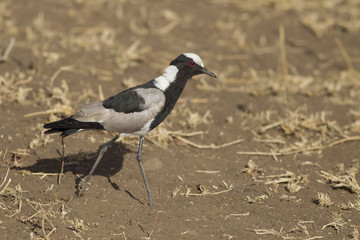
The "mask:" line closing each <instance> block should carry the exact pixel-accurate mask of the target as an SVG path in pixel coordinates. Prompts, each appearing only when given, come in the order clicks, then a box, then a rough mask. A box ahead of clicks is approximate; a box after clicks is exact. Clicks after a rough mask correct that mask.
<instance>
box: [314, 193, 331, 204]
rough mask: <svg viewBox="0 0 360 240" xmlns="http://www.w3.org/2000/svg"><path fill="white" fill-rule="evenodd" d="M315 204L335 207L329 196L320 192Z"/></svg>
mask: <svg viewBox="0 0 360 240" xmlns="http://www.w3.org/2000/svg"><path fill="white" fill-rule="evenodd" d="M315 203H316V204H317V205H319V206H321V207H329V206H331V205H333V202H332V201H331V199H330V197H329V195H328V194H327V193H321V192H318V193H317V195H316V199H315Z"/></svg>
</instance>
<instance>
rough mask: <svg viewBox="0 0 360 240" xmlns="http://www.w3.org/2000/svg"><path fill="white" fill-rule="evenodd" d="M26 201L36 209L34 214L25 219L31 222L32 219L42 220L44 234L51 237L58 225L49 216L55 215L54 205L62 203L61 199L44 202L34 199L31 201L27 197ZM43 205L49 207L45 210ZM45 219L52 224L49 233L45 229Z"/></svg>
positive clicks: (47, 237)
mask: <svg viewBox="0 0 360 240" xmlns="http://www.w3.org/2000/svg"><path fill="white" fill-rule="evenodd" d="M26 202H27V203H28V204H29V206H30V207H31V208H32V209H33V210H34V211H35V213H34V214H33V215H31V216H30V217H28V218H27V219H26V220H24V221H26V222H30V221H33V219H39V220H41V230H42V232H43V234H44V238H45V239H50V235H51V234H52V233H53V232H54V231H55V230H56V227H55V226H54V225H53V224H52V223H51V221H50V220H49V218H48V216H50V215H53V213H52V211H53V208H54V206H56V205H57V204H58V203H61V201H58V200H56V201H55V202H53V203H48V204H42V203H40V202H34V201H30V200H29V199H26ZM43 206H49V208H48V209H47V210H45V209H44V207H43ZM45 220H46V222H48V223H49V224H50V226H51V230H50V232H49V233H46V230H45Z"/></svg>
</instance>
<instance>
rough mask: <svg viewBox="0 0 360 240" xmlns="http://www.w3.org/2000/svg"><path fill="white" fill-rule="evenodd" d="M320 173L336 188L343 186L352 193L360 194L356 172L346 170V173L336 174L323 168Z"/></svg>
mask: <svg viewBox="0 0 360 240" xmlns="http://www.w3.org/2000/svg"><path fill="white" fill-rule="evenodd" d="M319 175H320V176H321V177H323V178H324V179H325V181H326V182H327V183H329V184H331V186H332V187H333V188H335V189H337V188H343V189H346V190H348V191H349V192H351V193H355V194H360V185H359V183H358V182H357V181H356V177H355V174H353V173H350V172H346V175H340V176H336V175H334V174H331V173H328V172H326V171H323V170H321V171H320V174H319Z"/></svg>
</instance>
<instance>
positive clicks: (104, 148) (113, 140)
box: [79, 134, 120, 195]
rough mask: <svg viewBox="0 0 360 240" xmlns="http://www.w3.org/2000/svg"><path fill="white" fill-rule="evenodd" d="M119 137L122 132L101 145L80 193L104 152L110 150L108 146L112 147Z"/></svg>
mask: <svg viewBox="0 0 360 240" xmlns="http://www.w3.org/2000/svg"><path fill="white" fill-rule="evenodd" d="M119 137H120V134H118V135H116V137H114V138H113V139H111V141H110V142H108V143H105V144H104V145H103V146H102V147H101V149H100V151H99V155H98V157H97V159H96V161H95V163H94V166H93V167H92V168H91V170H90V173H89V175H88V176H87V178H86V180H85V182H83V184H82V185H81V188H80V193H79V195H81V193H82V191H84V190H85V187H86V184H87V183H88V181H89V179H90V177H91V176H92V175H93V173H94V171H95V169H96V167H97V165H98V164H99V162H100V160H101V158H102V156H103V155H104V153H105V152H106V151H107V150H108V148H109V147H110V145H111V144H113V143H114V142H115V141H116V140H117V139H118V138H119Z"/></svg>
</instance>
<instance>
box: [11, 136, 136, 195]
mask: <svg viewBox="0 0 360 240" xmlns="http://www.w3.org/2000/svg"><path fill="white" fill-rule="evenodd" d="M101 147H102V146H100V147H99V148H98V150H97V151H96V152H91V153H88V152H79V153H77V154H70V155H65V156H64V163H65V164H64V171H63V172H64V173H66V172H72V173H73V174H74V175H75V176H78V175H79V176H80V178H79V177H77V178H76V179H75V188H76V189H77V194H78V193H79V192H78V190H79V185H81V182H80V181H81V179H84V177H86V176H87V175H88V174H89V172H90V169H91V168H92V166H93V165H94V163H95V161H96V158H97V156H98V153H99V150H100V149H101ZM65 151H66V148H65ZM60 152H62V150H59V149H58V153H59V155H58V157H56V158H43V159H38V160H37V161H36V163H35V164H34V165H31V166H26V167H13V168H14V169H17V170H27V171H30V172H32V173H40V172H41V173H60V170H61V165H62V156H61V155H60ZM129 152H131V150H130V149H129V148H127V147H126V146H125V145H124V144H122V143H119V142H115V143H113V144H112V145H111V146H110V147H109V149H108V150H107V151H106V152H105V154H104V155H103V157H102V159H101V161H100V163H99V165H98V166H97V168H96V170H95V172H94V174H93V176H94V175H101V176H105V177H107V178H108V181H109V183H110V184H111V186H112V187H113V188H114V189H116V190H119V189H120V188H119V186H118V185H117V184H116V183H114V182H112V181H111V179H110V177H111V176H113V175H115V174H116V173H118V172H119V171H120V170H121V168H122V165H123V161H124V155H125V154H127V153H129Z"/></svg>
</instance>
